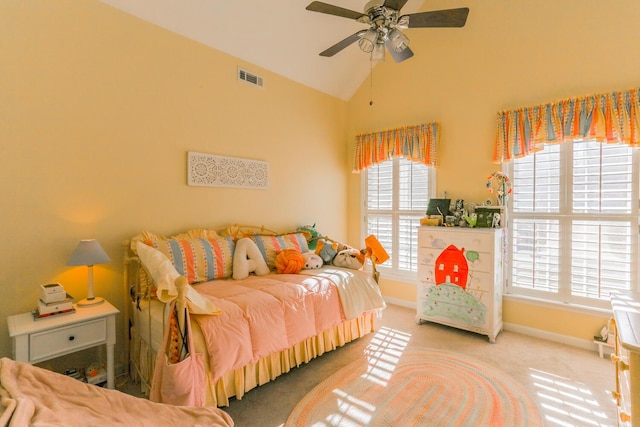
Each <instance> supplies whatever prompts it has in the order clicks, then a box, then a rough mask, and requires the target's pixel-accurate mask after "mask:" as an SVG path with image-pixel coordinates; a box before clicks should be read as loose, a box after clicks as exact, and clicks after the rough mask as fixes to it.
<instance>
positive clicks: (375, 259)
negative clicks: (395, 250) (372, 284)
mask: <svg viewBox="0 0 640 427" xmlns="http://www.w3.org/2000/svg"><path fill="white" fill-rule="evenodd" d="M364 245H365V247H366V248H367V257H369V259H370V260H371V265H373V278H374V279H375V281H376V283H377V282H378V279H379V278H380V273H379V272H378V271H377V270H376V265H377V264H382V263H383V262H385V261H386V260H388V259H389V254H388V253H387V251H385V250H384V248H383V247H382V245H381V244H380V242H379V241H378V238H377V237H376V236H374V235H373V234H371V235H370V236H368V237H367V238H366V239H364Z"/></svg>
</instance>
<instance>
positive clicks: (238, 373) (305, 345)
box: [129, 312, 377, 406]
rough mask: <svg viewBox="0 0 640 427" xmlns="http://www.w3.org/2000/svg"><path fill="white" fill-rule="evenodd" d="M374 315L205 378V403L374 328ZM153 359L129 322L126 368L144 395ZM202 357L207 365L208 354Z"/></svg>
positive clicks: (238, 392)
mask: <svg viewBox="0 0 640 427" xmlns="http://www.w3.org/2000/svg"><path fill="white" fill-rule="evenodd" d="M376 316H377V314H376V313H375V312H368V313H364V314H363V315H361V316H360V317H357V318H355V319H352V320H348V321H346V322H344V323H341V324H340V325H338V326H335V327H333V328H330V329H327V330H325V331H324V332H322V333H320V334H319V335H316V336H314V337H311V338H308V339H306V340H304V341H302V342H300V343H299V344H296V345H295V346H293V347H292V348H288V349H286V350H283V351H280V352H277V353H273V354H271V355H269V356H266V357H263V358H262V359H260V360H258V362H256V363H255V364H251V365H247V366H244V367H243V368H240V369H236V370H234V371H230V372H227V373H226V374H224V375H223V376H222V377H221V378H220V379H218V380H217V381H216V382H215V383H212V382H211V381H207V384H208V390H206V397H207V398H206V404H207V406H229V399H230V398H232V397H235V398H236V399H242V397H243V396H244V394H245V393H246V392H247V391H249V390H251V389H253V388H255V387H257V386H259V385H263V384H266V383H268V382H269V381H272V380H274V379H276V378H277V377H278V376H280V375H282V374H284V373H287V372H289V371H290V370H291V369H292V368H295V367H297V366H300V365H301V364H303V363H307V362H309V361H310V360H312V359H314V358H316V357H318V356H322V355H323V354H324V353H326V352H328V351H331V350H335V349H336V348H338V347H341V346H343V345H345V344H346V343H349V342H351V341H353V340H355V339H358V338H360V337H363V336H364V335H366V334H368V333H370V332H373V331H374V330H375V319H376ZM193 324H194V325H195V326H194V330H193V332H194V334H197V335H201V334H200V333H199V332H200V331H196V328H197V324H196V322H193ZM155 359H156V356H155V352H154V351H153V350H152V349H151V347H150V346H149V345H148V343H147V342H146V341H144V340H143V339H142V338H141V337H140V336H139V334H138V333H137V331H136V329H135V326H132V327H131V346H130V361H129V362H130V370H129V372H130V376H131V378H132V379H133V380H134V381H136V382H140V386H141V391H142V392H143V393H145V394H147V395H148V393H149V390H150V387H151V379H152V378H153V368H154V364H155ZM204 359H205V361H206V362H205V363H206V364H207V365H208V357H205V358H204ZM207 369H208V366H207Z"/></svg>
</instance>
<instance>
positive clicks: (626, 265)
mask: <svg viewBox="0 0 640 427" xmlns="http://www.w3.org/2000/svg"><path fill="white" fill-rule="evenodd" d="M512 163H513V164H512V170H511V171H510V173H511V174H512V177H513V179H512V185H513V204H512V206H511V212H510V228H511V243H512V244H511V246H510V250H511V269H510V270H511V272H510V273H511V274H510V281H509V285H508V291H509V292H510V293H514V294H526V295H535V296H538V297H543V298H547V299H552V300H557V301H562V302H571V303H579V304H586V305H591V306H608V304H609V296H610V293H611V291H615V290H631V289H633V290H636V289H637V288H638V277H637V276H638V274H637V269H638V267H637V264H638V237H637V236H638V173H637V170H638V161H637V153H636V150H633V149H632V148H629V147H628V146H626V145H617V144H607V143H599V142H595V141H577V142H573V143H572V142H566V143H562V144H553V145H546V146H545V147H544V149H543V150H542V151H539V152H537V153H535V154H533V155H529V156H527V157H524V158H521V159H516V160H514V161H513V162H512Z"/></svg>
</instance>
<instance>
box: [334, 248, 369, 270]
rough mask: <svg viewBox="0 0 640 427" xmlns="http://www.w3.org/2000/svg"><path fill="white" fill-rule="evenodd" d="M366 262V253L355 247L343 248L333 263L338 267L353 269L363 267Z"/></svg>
mask: <svg viewBox="0 0 640 427" xmlns="http://www.w3.org/2000/svg"><path fill="white" fill-rule="evenodd" d="M364 262H365V257H364V253H363V252H362V251H359V250H357V249H353V248H350V249H344V250H341V251H340V252H338V253H337V254H336V256H335V257H334V258H333V265H335V266H336V267H344V268H351V269H353V270H359V269H361V268H362V266H363V265H364Z"/></svg>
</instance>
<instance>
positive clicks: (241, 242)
mask: <svg viewBox="0 0 640 427" xmlns="http://www.w3.org/2000/svg"><path fill="white" fill-rule="evenodd" d="M269 271H270V270H269V266H268V265H267V262H266V261H265V260H264V258H263V257H262V254H261V253H260V249H259V248H258V245H256V243H255V242H254V241H253V240H251V239H250V238H249V237H243V238H242V239H238V241H237V242H236V248H235V250H234V252H233V278H234V279H235V280H242V279H246V278H247V277H249V274H250V273H255V274H256V275H258V276H264V275H265V274H269Z"/></svg>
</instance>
